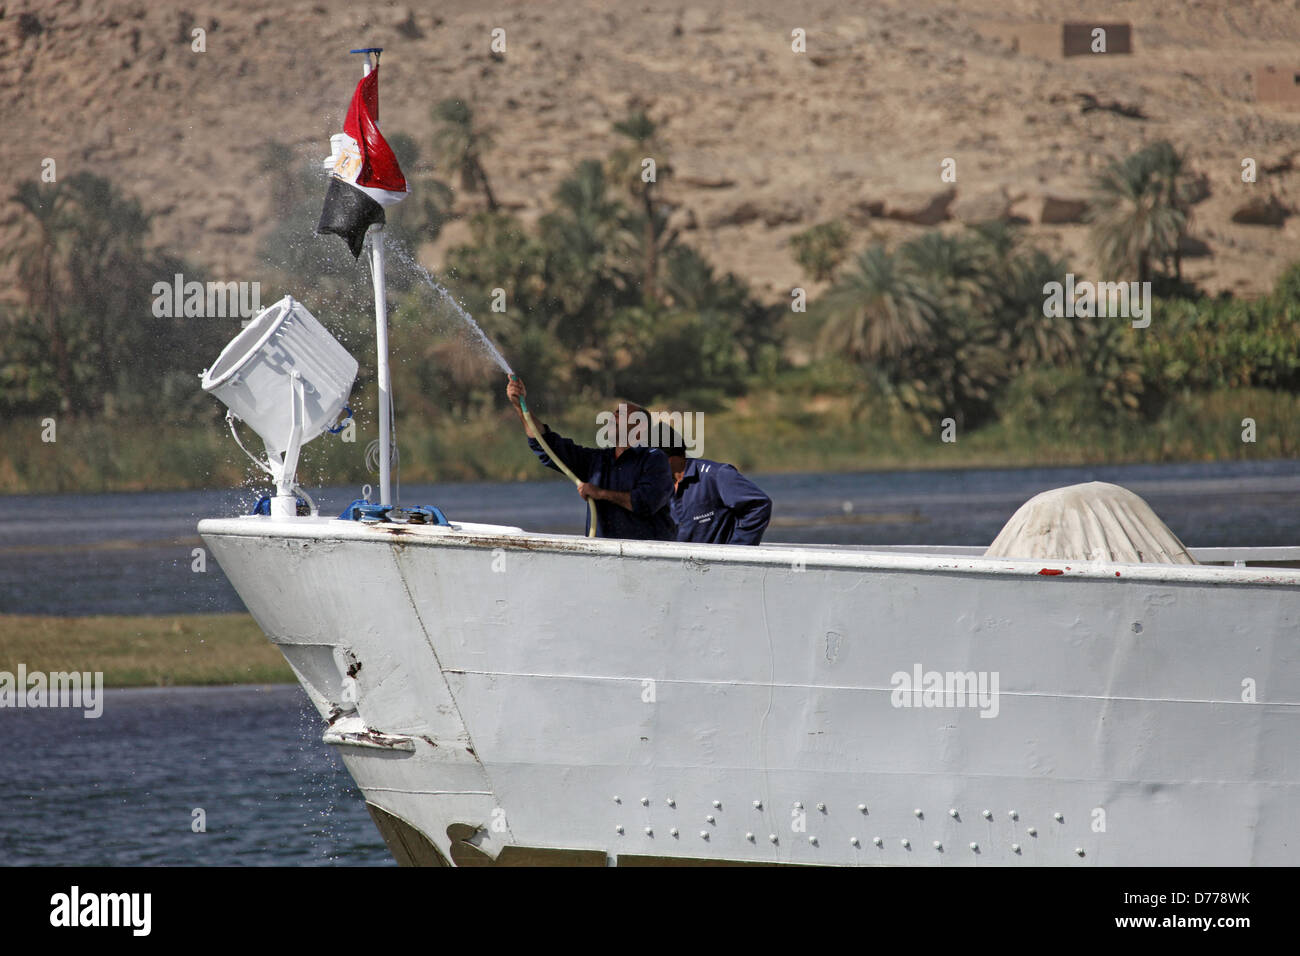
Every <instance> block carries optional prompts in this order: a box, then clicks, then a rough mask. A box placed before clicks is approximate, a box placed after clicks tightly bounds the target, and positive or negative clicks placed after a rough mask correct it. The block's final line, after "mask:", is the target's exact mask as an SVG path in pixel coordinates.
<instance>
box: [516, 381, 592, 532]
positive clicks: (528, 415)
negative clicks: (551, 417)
mask: <svg viewBox="0 0 1300 956" xmlns="http://www.w3.org/2000/svg"><path fill="white" fill-rule="evenodd" d="M510 377H511V379H513V380H514V381H516V382H517V381H519V376H518V375H511V376H510ZM519 410H520V411H521V412H523V415H524V421H526V422H527V423H528V427H529V428H530V429H532V432H533V435H534V437H536V439H537V444H539V445H541V446H542V451H544V452H546V455H547V457H548V458H550V459H551V461H553V462H554V463H555V467H556V468H558V469H560V471H562V472H564V475H565V477H566V478H568V479H569V480H570V481H572V482H573V484H574V487H577V486H580V485H581V484H582V481H581V479H579V478H578V476H577V475H575V474H574V473H573V472H571V471H570V470H569V466H568V465H566V464H565V463H564V462H562V461H560V459H559V458H557V457H556V455H555V452H553V451H551V446H550V445H548V444H546V439H545V438H543V437H542V430H541V429H540V428H538V427H537V422H535V421H533V414H532V412H530V411H529V410H528V402H527V400H526V399H525V398H524V397H523V396H522V395H520V396H519ZM587 508H588V510H590V512H591V523H590V525H589V526H588V528H587V537H588V538H594V537H596V502H595V501H594V500H592V499H591V498H588V499H587Z"/></svg>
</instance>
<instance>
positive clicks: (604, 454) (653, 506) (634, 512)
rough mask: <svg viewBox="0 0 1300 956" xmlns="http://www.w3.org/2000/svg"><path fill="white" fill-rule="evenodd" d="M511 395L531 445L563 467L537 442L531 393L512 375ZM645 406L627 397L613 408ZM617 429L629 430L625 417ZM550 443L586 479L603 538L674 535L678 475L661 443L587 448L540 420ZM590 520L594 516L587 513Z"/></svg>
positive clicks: (583, 489) (581, 489) (584, 490)
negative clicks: (528, 409) (526, 401)
mask: <svg viewBox="0 0 1300 956" xmlns="http://www.w3.org/2000/svg"><path fill="white" fill-rule="evenodd" d="M506 395H507V396H508V397H509V399H510V402H511V404H512V405H514V406H515V411H517V412H519V418H520V420H521V421H523V422H524V431H525V432H527V434H528V447H529V448H531V449H532V450H533V454H535V455H536V456H537V457H538V458H539V459H540V460H541V462H542V464H543V465H546V466H547V467H548V468H552V469H554V470H555V471H559V469H558V468H556V467H555V463H554V462H552V461H551V459H550V457H549V456H548V455H547V454H546V452H544V451H542V446H541V445H539V444H538V443H537V439H536V437H535V436H534V435H533V433H532V429H530V428H529V427H528V422H527V421H526V420H524V413H523V410H522V409H521V408H520V404H519V399H520V397H525V398H526V397H527V395H528V392H527V390H526V389H525V388H524V383H523V382H522V381H520V380H519V379H518V378H514V379H511V381H510V383H509V384H508V385H507V386H506ZM634 411H638V412H641V413H642V414H644V409H640V408H638V407H637V406H635V405H628V404H626V403H623V404H621V405H619V407H618V410H617V411H616V412H615V413H614V414H615V415H616V416H626V415H628V414H630V413H631V412H634ZM620 424H621V426H622V427H621V428H619V429H618V432H617V434H619V435H626V434H628V428H627V424H626V422H625V421H622V422H620ZM540 427H541V429H542V434H543V435H544V436H545V438H546V444H548V445H550V446H551V451H553V452H555V455H556V457H557V458H559V459H560V460H561V461H563V462H564V464H565V465H567V466H568V467H569V470H570V471H572V472H573V473H574V474H575V475H577V476H578V479H579V480H580V481H581V482H582V484H580V485H579V486H578V494H580V495H581V496H582V497H583V498H584V499H589V500H594V501H595V502H596V525H597V527H596V534H597V535H598V536H600V537H602V538H638V539H641V540H650V541H674V540H676V529H675V527H674V526H673V519H672V515H671V513H670V511H669V508H668V499H669V498H671V497H672V494H673V475H672V470H671V469H670V468H669V467H668V457H667V456H666V455H665V454H664V453H663V452H662V451H660V450H659V449H658V448H629V447H625V446H622V445H619V446H616V447H614V448H584V447H583V446H582V445H579V444H578V443H577V442H574V441H572V440H571V439H568V438H565V437H564V436H563V435H560V434H558V433H556V432H553V431H551V429H550V428H549V427H548V426H547V425H546V424H545V423H544V422H543V423H541V426H540ZM587 521H588V523H590V521H591V516H590V514H588V516H587Z"/></svg>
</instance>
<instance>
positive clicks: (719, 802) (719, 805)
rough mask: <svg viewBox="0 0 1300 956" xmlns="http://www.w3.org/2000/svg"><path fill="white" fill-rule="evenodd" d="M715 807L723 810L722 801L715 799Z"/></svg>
mask: <svg viewBox="0 0 1300 956" xmlns="http://www.w3.org/2000/svg"><path fill="white" fill-rule="evenodd" d="M713 809H714V810H721V809H722V801H721V800H714V801H713Z"/></svg>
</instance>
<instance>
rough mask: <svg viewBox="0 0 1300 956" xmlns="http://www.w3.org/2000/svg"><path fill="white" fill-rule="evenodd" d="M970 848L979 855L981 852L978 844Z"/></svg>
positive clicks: (973, 844)
mask: <svg viewBox="0 0 1300 956" xmlns="http://www.w3.org/2000/svg"><path fill="white" fill-rule="evenodd" d="M970 848H971V850H972V851H973V852H975V853H978V852H979V851H980V845H979V844H978V843H972V844H971V845H970Z"/></svg>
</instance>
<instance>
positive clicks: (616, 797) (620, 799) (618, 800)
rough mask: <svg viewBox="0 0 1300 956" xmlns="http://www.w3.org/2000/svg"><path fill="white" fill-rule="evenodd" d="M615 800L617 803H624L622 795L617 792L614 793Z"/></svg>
mask: <svg viewBox="0 0 1300 956" xmlns="http://www.w3.org/2000/svg"><path fill="white" fill-rule="evenodd" d="M614 802H615V803H622V802H623V798H622V797H620V796H619V795H618V794H617V793H616V794H614Z"/></svg>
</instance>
